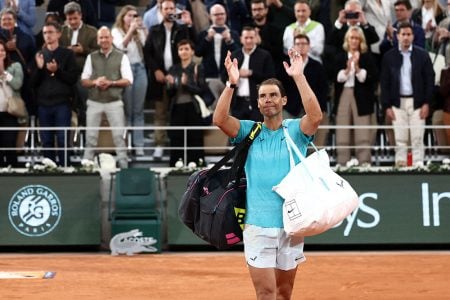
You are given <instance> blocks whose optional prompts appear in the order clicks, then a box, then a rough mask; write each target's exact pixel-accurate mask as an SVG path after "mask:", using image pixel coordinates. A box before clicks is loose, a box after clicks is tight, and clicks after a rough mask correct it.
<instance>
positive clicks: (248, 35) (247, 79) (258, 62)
mask: <svg viewBox="0 0 450 300" xmlns="http://www.w3.org/2000/svg"><path fill="white" fill-rule="evenodd" d="M241 44H242V48H241V49H238V50H236V51H234V52H233V53H232V57H233V58H237V60H238V66H239V76H240V77H239V82H238V86H237V91H236V94H235V97H234V99H233V103H232V109H231V110H232V114H233V116H235V117H236V118H238V119H249V120H254V121H261V120H262V115H261V113H260V111H259V109H258V95H257V94H258V89H257V86H258V84H260V83H261V82H263V81H264V80H265V79H268V78H271V77H274V76H275V67H274V65H273V60H272V56H271V55H270V53H269V52H267V51H266V50H264V49H261V48H259V47H257V46H256V30H255V28H253V27H247V26H245V27H244V28H243V29H242V33H241Z"/></svg>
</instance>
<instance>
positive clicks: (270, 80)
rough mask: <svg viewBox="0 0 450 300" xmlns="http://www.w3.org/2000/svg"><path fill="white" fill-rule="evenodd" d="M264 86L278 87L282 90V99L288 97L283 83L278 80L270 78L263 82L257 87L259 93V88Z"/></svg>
mask: <svg viewBox="0 0 450 300" xmlns="http://www.w3.org/2000/svg"><path fill="white" fill-rule="evenodd" d="M263 85H276V86H277V87H278V89H279V90H280V94H281V97H285V96H286V90H285V89H284V86H283V83H281V81H279V80H278V79H276V78H269V79H266V80H264V81H263V82H261V83H260V84H259V85H258V87H257V88H258V92H259V88H260V87H261V86H263Z"/></svg>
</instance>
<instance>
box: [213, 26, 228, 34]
mask: <svg viewBox="0 0 450 300" xmlns="http://www.w3.org/2000/svg"><path fill="white" fill-rule="evenodd" d="M213 29H214V31H215V32H217V33H219V34H220V33H222V32H224V31H225V29H226V28H225V27H218V26H214V27H213Z"/></svg>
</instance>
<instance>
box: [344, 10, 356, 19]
mask: <svg viewBox="0 0 450 300" xmlns="http://www.w3.org/2000/svg"><path fill="white" fill-rule="evenodd" d="M345 18H346V19H358V18H359V12H357V11H355V12H352V11H349V12H346V13H345Z"/></svg>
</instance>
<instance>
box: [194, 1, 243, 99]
mask: <svg viewBox="0 0 450 300" xmlns="http://www.w3.org/2000/svg"><path fill="white" fill-rule="evenodd" d="M209 17H210V19H211V25H210V26H209V28H208V29H207V30H204V31H202V32H200V34H199V35H198V38H197V41H198V42H197V45H196V48H195V54H196V55H197V56H199V57H202V66H203V70H204V72H205V78H206V83H207V84H208V87H209V90H210V91H211V93H212V95H213V99H212V100H213V101H214V102H216V101H217V99H219V96H220V94H221V93H222V91H223V89H224V88H225V83H224V82H223V81H222V80H221V78H220V77H221V74H222V72H223V71H225V70H224V66H223V62H224V61H225V56H226V55H227V52H228V51H231V52H233V51H235V50H237V49H238V48H239V46H240V44H239V34H238V33H237V32H236V31H234V30H231V29H230V28H229V27H228V26H227V25H226V22H227V13H226V11H225V7H224V6H223V5H221V4H215V5H213V6H212V7H211V9H210V12H209ZM213 105H214V104H213Z"/></svg>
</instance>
